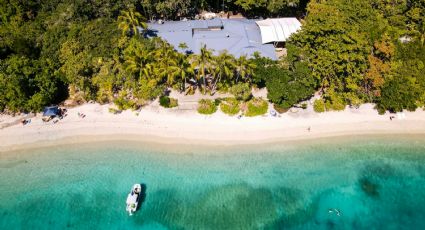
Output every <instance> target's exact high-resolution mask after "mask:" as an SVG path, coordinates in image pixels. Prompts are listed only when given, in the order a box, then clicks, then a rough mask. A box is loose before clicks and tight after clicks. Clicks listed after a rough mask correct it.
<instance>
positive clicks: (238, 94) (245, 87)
mask: <svg viewBox="0 0 425 230" xmlns="http://www.w3.org/2000/svg"><path fill="white" fill-rule="evenodd" d="M229 91H230V93H231V94H233V95H234V96H235V98H236V99H237V100H242V101H247V100H249V99H250V98H251V87H250V85H249V83H238V84H236V85H234V86H232V87H230V89H229Z"/></svg>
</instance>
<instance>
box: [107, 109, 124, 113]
mask: <svg viewBox="0 0 425 230" xmlns="http://www.w3.org/2000/svg"><path fill="white" fill-rule="evenodd" d="M108 110H109V112H110V113H112V114H119V113H121V112H122V111H121V110H119V109H115V108H109V109H108Z"/></svg>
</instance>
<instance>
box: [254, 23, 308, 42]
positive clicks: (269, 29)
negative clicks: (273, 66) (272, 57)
mask: <svg viewBox="0 0 425 230" xmlns="http://www.w3.org/2000/svg"><path fill="white" fill-rule="evenodd" d="M256 23H257V25H258V26H259V27H260V30H261V37H262V39H261V40H262V43H263V44H265V43H270V42H285V41H286V40H287V39H288V38H289V37H290V36H291V35H292V34H293V33H295V32H297V31H298V30H299V29H301V23H300V22H299V21H298V20H297V19H296V18H272V19H266V20H262V21H257V22H256Z"/></svg>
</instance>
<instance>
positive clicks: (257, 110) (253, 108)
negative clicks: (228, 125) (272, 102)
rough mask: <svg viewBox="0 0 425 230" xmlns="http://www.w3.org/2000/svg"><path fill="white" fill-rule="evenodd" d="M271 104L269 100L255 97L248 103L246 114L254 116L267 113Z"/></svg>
mask: <svg viewBox="0 0 425 230" xmlns="http://www.w3.org/2000/svg"><path fill="white" fill-rule="evenodd" d="M268 107H269V105H268V103H267V101H265V100H263V99H261V98H253V99H251V100H250V101H248V103H247V108H246V111H245V116H247V117H254V116H259V115H263V114H266V113H267V109H268Z"/></svg>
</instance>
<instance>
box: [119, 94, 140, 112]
mask: <svg viewBox="0 0 425 230" xmlns="http://www.w3.org/2000/svg"><path fill="white" fill-rule="evenodd" d="M114 104H115V105H116V106H117V107H118V109H119V110H126V109H135V108H136V107H137V105H136V103H135V102H134V101H132V100H130V99H127V98H125V97H118V98H117V99H115V101H114Z"/></svg>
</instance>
